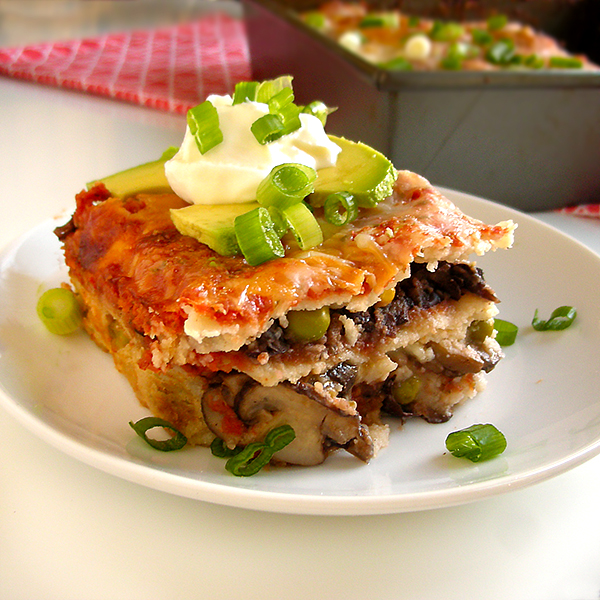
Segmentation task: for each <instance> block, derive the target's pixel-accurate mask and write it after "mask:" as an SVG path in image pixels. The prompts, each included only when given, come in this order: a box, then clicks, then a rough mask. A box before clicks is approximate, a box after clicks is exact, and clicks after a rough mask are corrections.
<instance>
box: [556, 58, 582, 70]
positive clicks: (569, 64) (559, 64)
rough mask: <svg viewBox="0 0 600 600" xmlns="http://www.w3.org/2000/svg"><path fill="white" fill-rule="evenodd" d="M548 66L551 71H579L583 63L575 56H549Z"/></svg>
mask: <svg viewBox="0 0 600 600" xmlns="http://www.w3.org/2000/svg"><path fill="white" fill-rule="evenodd" d="M548 66H549V67H550V68H552V69H581V68H582V67H583V61H582V60H581V59H579V58H576V57H575V56H551V57H550V60H549V61H548Z"/></svg>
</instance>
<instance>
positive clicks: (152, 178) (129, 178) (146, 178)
mask: <svg viewBox="0 0 600 600" xmlns="http://www.w3.org/2000/svg"><path fill="white" fill-rule="evenodd" d="M176 151H177V148H169V149H167V150H166V151H165V152H164V153H163V155H162V156H161V157H160V158H159V159H158V160H153V161H150V162H147V163H144V164H141V165H137V166H136V167H131V168H130V169H125V170H124V171H119V172H118V173H114V174H113V175H109V176H108V177H103V178H102V179H98V180H95V181H92V182H90V183H88V184H87V187H88V189H89V188H90V187H91V185H93V184H94V183H98V182H100V183H103V184H104V185H105V186H106V189H107V190H108V191H109V192H110V193H111V194H112V195H113V196H115V197H117V198H128V197H129V196H133V195H134V194H141V193H166V192H171V193H172V192H173V190H172V189H171V186H170V185H169V182H168V180H167V176H166V175H165V163H166V162H167V160H169V159H170V158H172V156H173V154H174V152H176Z"/></svg>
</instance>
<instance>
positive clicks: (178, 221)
mask: <svg viewBox="0 0 600 600" xmlns="http://www.w3.org/2000/svg"><path fill="white" fill-rule="evenodd" d="M258 206H259V204H258V202H244V203H240V204H191V205H190V206H186V207H184V208H172V209H171V219H172V220H173V223H174V224H175V227H176V228H177V230H178V231H179V233H181V234H183V235H188V236H190V237H193V238H196V239H197V240H198V241H199V242H202V243H203V244H206V245H207V246H208V247H209V248H211V249H212V250H214V251H215V252H217V253H218V254H220V255H221V256H233V255H235V254H239V253H240V248H239V245H238V241H237V237H236V235H235V228H234V221H235V218H236V217H238V216H239V215H242V214H244V213H247V212H249V211H251V210H252V209H254V208H257V207H258Z"/></svg>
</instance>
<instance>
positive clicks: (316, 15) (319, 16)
mask: <svg viewBox="0 0 600 600" xmlns="http://www.w3.org/2000/svg"><path fill="white" fill-rule="evenodd" d="M302 19H303V20H304V22H305V23H306V24H307V25H308V26H309V27H314V28H315V29H319V30H323V29H325V28H326V27H327V18H326V17H325V15H324V14H323V13H321V12H319V11H317V10H314V11H311V12H308V13H304V15H302Z"/></svg>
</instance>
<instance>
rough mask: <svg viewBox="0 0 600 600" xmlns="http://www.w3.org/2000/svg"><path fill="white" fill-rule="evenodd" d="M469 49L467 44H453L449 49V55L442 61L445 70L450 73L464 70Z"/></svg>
mask: <svg viewBox="0 0 600 600" xmlns="http://www.w3.org/2000/svg"><path fill="white" fill-rule="evenodd" d="M468 53H469V48H468V47H467V45H466V44H462V43H460V42H453V43H452V44H450V46H449V47H448V53H447V54H446V56H445V57H444V58H442V60H441V61H440V65H441V67H442V68H443V69H446V70H448V71H459V70H460V69H461V68H462V64H463V61H464V60H465V58H467V56H468Z"/></svg>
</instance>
